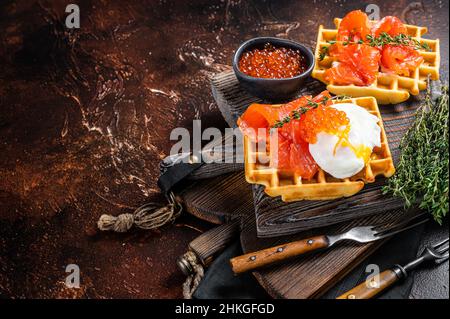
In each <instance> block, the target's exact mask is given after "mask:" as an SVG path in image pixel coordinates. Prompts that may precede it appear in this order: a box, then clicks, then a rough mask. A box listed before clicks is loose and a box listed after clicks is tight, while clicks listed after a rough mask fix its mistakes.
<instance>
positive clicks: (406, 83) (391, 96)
mask: <svg viewBox="0 0 450 319" xmlns="http://www.w3.org/2000/svg"><path fill="white" fill-rule="evenodd" d="M341 20H342V19H338V18H335V19H334V24H335V25H336V29H325V28H324V27H323V26H322V25H320V26H319V32H318V35H317V45H316V51H315V56H316V63H315V65H314V69H313V71H312V76H313V77H314V78H316V79H318V80H320V81H322V82H323V83H325V84H327V90H328V91H330V92H332V93H334V94H345V95H348V96H352V97H360V96H373V97H375V98H376V99H377V101H378V103H380V104H396V103H400V102H403V101H405V100H407V99H408V98H409V95H410V94H412V95H417V94H419V91H420V90H424V89H426V87H427V82H426V80H427V77H428V76H430V77H431V79H432V80H438V79H439V64H440V55H439V39H436V40H429V39H423V38H422V35H424V34H425V33H426V32H427V28H425V27H418V26H414V25H408V24H406V25H405V26H406V28H407V30H408V35H410V36H412V37H413V38H414V39H416V40H417V41H419V42H420V43H422V44H423V43H426V44H428V46H429V47H430V49H431V51H430V52H428V51H425V50H419V53H420V55H421V56H422V57H423V58H424V62H423V63H422V64H421V65H420V66H419V67H418V68H417V69H416V70H415V71H414V73H413V74H412V76H409V77H406V76H399V75H396V74H387V73H383V72H379V74H378V76H377V79H376V80H375V82H374V83H372V84H371V85H370V86H356V85H335V84H333V83H328V82H327V81H325V79H324V74H325V70H327V69H329V68H330V67H331V63H332V62H333V61H334V59H333V58H331V57H329V56H326V57H325V58H324V59H323V60H322V61H319V55H320V51H321V49H322V47H328V46H330V44H329V43H327V41H334V40H336V35H337V31H338V30H337V29H338V28H339V24H340V22H341ZM370 23H372V24H374V23H376V21H371V22H370Z"/></svg>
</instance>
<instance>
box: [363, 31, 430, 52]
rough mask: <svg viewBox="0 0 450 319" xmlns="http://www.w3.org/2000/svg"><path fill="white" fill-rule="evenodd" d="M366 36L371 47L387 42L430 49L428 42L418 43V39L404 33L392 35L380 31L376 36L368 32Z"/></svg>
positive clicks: (417, 48)
mask: <svg viewBox="0 0 450 319" xmlns="http://www.w3.org/2000/svg"><path fill="white" fill-rule="evenodd" d="M366 38H367V41H368V44H369V45H370V46H372V47H378V46H383V45H387V44H391V45H407V46H410V47H413V48H414V49H415V50H420V49H423V50H426V51H431V48H430V46H429V45H428V43H426V42H423V43H420V41H418V40H416V39H414V38H413V37H412V36H410V35H406V34H403V33H401V34H398V35H396V36H394V37H392V36H391V35H389V34H388V33H386V32H382V33H381V34H380V35H379V36H378V37H374V36H372V35H370V34H368V35H367V37H366Z"/></svg>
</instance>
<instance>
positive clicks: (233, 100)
mask: <svg viewBox="0 0 450 319" xmlns="http://www.w3.org/2000/svg"><path fill="white" fill-rule="evenodd" d="M211 83H212V84H211V85H212V92H213V96H214V98H215V99H216V102H217V105H218V106H219V109H220V110H221V112H222V114H223V116H224V118H225V119H226V121H227V122H228V124H229V125H230V126H231V127H236V121H237V119H238V117H239V116H240V115H241V114H242V113H243V112H244V111H245V110H246V109H247V107H248V106H249V105H250V104H251V103H253V102H261V100H259V99H257V98H255V97H252V96H250V95H249V94H248V93H247V92H245V91H244V90H243V89H241V87H240V85H239V82H238V81H237V79H236V77H235V75H234V73H233V72H232V71H227V72H223V73H220V74H217V75H215V76H214V77H213V78H212V81H211ZM323 90H325V86H324V85H323V84H322V83H320V82H318V81H317V80H314V79H309V80H308V81H307V82H306V83H305V86H304V88H303V89H302V90H301V91H300V92H299V95H304V94H310V95H316V94H318V93H320V92H321V91H323ZM417 105H418V103H415V101H414V99H410V100H409V101H408V102H405V103H402V104H399V105H380V106H379V109H380V112H381V115H382V117H383V123H384V127H385V131H386V135H387V139H388V142H389V147H390V149H391V153H392V156H393V159H394V163H397V161H398V158H399V143H400V140H401V138H402V136H403V135H404V133H405V132H406V130H407V129H408V128H409V127H410V125H411V123H412V121H413V120H414V113H415V110H416V107H417ZM383 184H384V179H383V178H380V177H379V178H377V181H376V182H375V183H371V184H367V185H365V187H364V189H363V190H362V191H360V192H359V193H357V194H356V195H354V196H351V197H349V198H342V199H337V200H330V201H297V202H289V203H286V202H283V201H282V200H281V199H280V198H279V197H270V196H268V195H266V193H265V192H264V186H262V185H253V186H252V189H253V196H254V200H255V213H256V229H257V235H258V237H261V238H263V237H274V236H282V235H289V234H295V233H297V232H299V231H303V230H307V229H311V228H317V227H324V226H328V225H332V224H336V223H339V222H343V221H350V220H353V219H355V218H359V217H364V216H371V215H374V214H377V213H380V212H382V211H386V210H392V209H400V208H402V207H403V202H402V201H401V200H398V199H396V198H393V197H391V196H385V195H383V194H382V192H381V187H382V185H383Z"/></svg>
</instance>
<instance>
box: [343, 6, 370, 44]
mask: <svg viewBox="0 0 450 319" xmlns="http://www.w3.org/2000/svg"><path fill="white" fill-rule="evenodd" d="M370 34H371V30H370V24H369V18H368V17H367V14H365V13H364V12H362V11H361V10H355V11H351V12H349V13H348V14H347V15H346V16H345V17H344V18H343V19H342V21H341V23H340V24H339V29H338V34H337V38H336V40H337V41H347V42H348V41H350V42H358V41H359V40H362V41H365V40H366V39H367V36H368V35H370Z"/></svg>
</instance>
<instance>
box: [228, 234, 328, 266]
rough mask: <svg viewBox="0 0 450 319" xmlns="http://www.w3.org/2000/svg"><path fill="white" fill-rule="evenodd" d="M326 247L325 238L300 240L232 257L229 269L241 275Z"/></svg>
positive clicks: (326, 241)
mask: <svg viewBox="0 0 450 319" xmlns="http://www.w3.org/2000/svg"><path fill="white" fill-rule="evenodd" d="M328 246H329V241H328V238H327V237H326V236H316V237H311V238H307V239H302V240H299V241H295V242H292V243H287V244H283V245H278V246H275V247H271V248H266V249H263V250H259V251H256V252H253V253H249V254H245V255H242V256H238V257H234V258H232V259H230V264H231V269H232V270H233V272H234V273H235V274H241V273H244V272H246V271H250V270H254V269H257V268H260V267H263V266H267V265H270V264H273V263H276V262H280V261H283V260H286V259H289V258H292V257H295V256H299V255H302V254H304V253H307V252H310V251H314V250H317V249H321V248H326V247H328Z"/></svg>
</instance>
